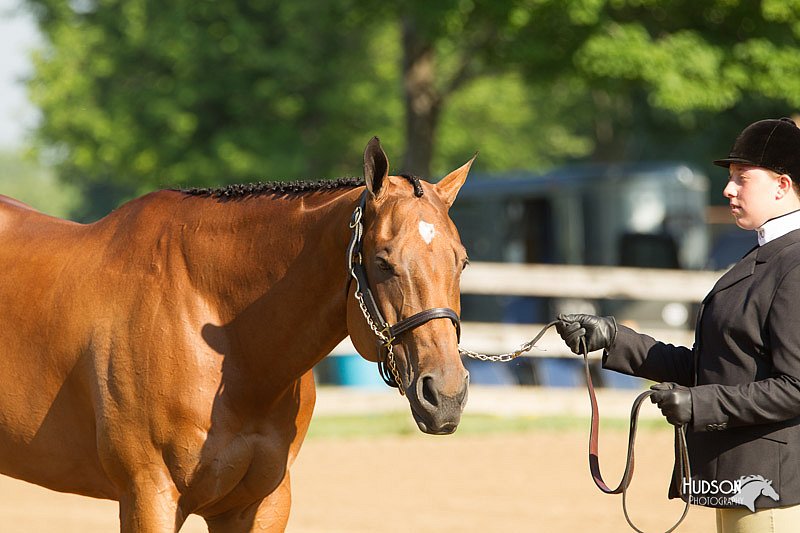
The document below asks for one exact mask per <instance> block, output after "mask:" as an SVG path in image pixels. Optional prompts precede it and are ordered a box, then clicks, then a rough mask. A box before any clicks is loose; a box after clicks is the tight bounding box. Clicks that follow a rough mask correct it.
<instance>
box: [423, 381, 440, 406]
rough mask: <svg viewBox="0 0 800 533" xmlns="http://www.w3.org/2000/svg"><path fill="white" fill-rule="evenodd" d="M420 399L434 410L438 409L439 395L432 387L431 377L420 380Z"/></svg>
mask: <svg viewBox="0 0 800 533" xmlns="http://www.w3.org/2000/svg"><path fill="white" fill-rule="evenodd" d="M422 397H423V398H424V399H425V401H426V402H428V403H429V404H430V405H432V406H433V407H434V408H438V407H439V394H438V393H437V392H436V389H435V388H434V386H433V376H424V377H423V378H422Z"/></svg>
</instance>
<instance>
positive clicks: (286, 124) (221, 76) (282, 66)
mask: <svg viewBox="0 0 800 533" xmlns="http://www.w3.org/2000/svg"><path fill="white" fill-rule="evenodd" d="M27 4H28V5H29V6H30V7H31V8H32V9H33V11H34V13H35V14H36V15H37V17H38V20H39V21H40V25H41V27H42V29H43V31H44V33H45V36H46V38H47V39H48V41H49V46H47V47H46V48H45V49H44V50H43V51H42V52H41V53H40V54H39V55H38V56H37V58H36V73H35V76H34V79H33V80H32V82H31V85H30V88H31V94H32V96H33V100H34V102H35V103H37V104H38V105H39V106H40V107H41V109H42V112H43V117H44V119H43V121H42V125H41V127H40V130H39V148H40V150H41V151H42V152H43V153H45V154H46V155H48V156H50V157H51V158H52V157H54V156H55V158H56V160H57V162H58V167H57V168H58V174H59V176H60V177H61V178H62V179H63V180H65V181H67V182H70V183H74V184H76V185H78V186H79V187H80V188H81V190H82V191H83V192H84V193H85V194H86V195H87V197H88V198H90V199H93V201H94V202H95V204H93V207H92V208H91V209H84V212H83V215H82V216H84V217H87V218H91V217H93V216H98V215H99V214H102V212H104V211H106V210H107V209H108V208H110V207H113V204H115V203H116V202H117V201H119V200H120V199H121V198H123V197H128V196H132V195H136V194H140V193H142V192H145V191H147V190H150V189H152V188H155V187H162V186H183V185H190V184H191V185H208V184H222V183H225V182H235V181H250V180H255V179H279V178H298V177H328V176H331V177H332V176H337V175H347V174H353V173H356V172H358V169H359V167H360V165H359V161H360V155H361V151H362V150H363V147H364V145H365V142H366V141H367V140H368V139H369V138H370V137H371V136H372V135H378V136H380V137H381V139H382V140H383V142H384V145H385V147H386V150H387V152H388V153H389V157H390V159H391V161H392V163H393V168H394V169H396V170H402V169H401V168H399V166H400V165H399V164H398V163H399V162H400V161H402V158H401V154H402V152H403V150H404V149H405V148H406V147H405V146H404V145H405V142H406V141H404V139H406V140H408V139H409V137H408V136H406V134H405V133H406V132H404V131H403V130H404V127H403V124H404V121H403V115H404V110H405V107H404V106H408V105H410V104H409V103H408V102H407V101H405V100H404V82H406V81H407V80H404V79H403V70H402V66H403V64H404V61H408V58H409V57H410V56H412V55H413V54H414V53H415V52H419V49H420V48H425V47H430V48H431V49H433V50H435V56H436V57H435V59H436V60H435V62H434V64H433V65H432V66H431V68H433V69H435V72H434V74H435V87H434V88H433V89H434V90H433V92H432V98H434V99H436V101H437V105H435V106H431V113H432V121H433V126H434V127H433V128H431V130H432V131H434V133H435V139H432V140H431V142H432V143H434V148H435V150H434V156H433V164H432V168H433V171H434V172H433V174H434V175H441V174H442V173H443V172H446V171H447V170H449V169H451V168H453V167H454V166H455V165H459V164H461V163H463V162H464V160H466V159H467V158H468V157H470V156H471V155H472V154H473V153H474V152H475V151H476V150H479V151H480V152H481V157H480V158H479V163H478V165H479V168H481V169H482V170H490V171H494V170H498V171H499V170H508V169H512V168H520V167H525V168H536V169H541V168H543V167H548V166H553V165H556V164H561V163H563V162H566V161H571V160H575V159H595V160H620V159H628V160H630V159H641V158H644V157H662V156H664V157H665V156H672V155H677V156H678V157H680V158H681V159H688V160H689V161H690V162H696V163H699V164H701V165H705V164H707V161H708V160H710V159H711V158H713V157H717V156H719V155H720V154H721V153H725V152H726V151H727V149H728V148H729V146H730V143H731V141H732V140H733V138H734V137H735V135H736V134H737V133H738V132H739V131H740V130H741V128H742V127H743V126H744V125H746V124H747V123H749V122H751V121H753V120H756V119H759V118H764V117H766V116H780V115H787V114H790V113H791V112H792V111H793V110H795V109H796V108H797V107H798V106H800V54H798V53H797V38H798V37H799V36H800V0H791V1H786V0H762V1H760V2H744V1H741V0H713V1H710V2H695V1H693V0H506V1H503V2H497V1H496V0H442V1H439V2H429V1H427V0H409V1H407V2H400V3H386V2H376V1H375V0H330V1H328V2H319V1H313V0H303V1H297V2H280V1H278V0H225V1H212V0H174V1H171V2H166V3H164V2H155V1H154V0H125V1H124V2H123V1H120V0H27ZM411 26H413V27H414V28H415V30H416V33H415V35H416V40H414V41H413V42H412V41H410V40H404V37H403V36H404V33H403V28H408V27H411ZM418 134H420V132H414V131H412V132H409V135H411V136H414V135H418ZM409 144H413V143H410V142H409ZM97 206H100V207H97ZM90 207H91V206H90Z"/></svg>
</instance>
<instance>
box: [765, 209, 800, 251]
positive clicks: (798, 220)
mask: <svg viewBox="0 0 800 533" xmlns="http://www.w3.org/2000/svg"><path fill="white" fill-rule="evenodd" d="M796 229H800V210H797V211H792V212H791V213H786V214H785V215H781V216H779V217H776V218H771V219H769V220H767V221H766V222H764V224H762V225H761V227H760V228H758V229H757V230H756V232H757V233H758V245H759V246H764V245H765V244H767V243H768V242H769V241H773V240H775V239H777V238H778V237H783V236H784V235H786V234H787V233H789V232H790V231H794V230H796Z"/></svg>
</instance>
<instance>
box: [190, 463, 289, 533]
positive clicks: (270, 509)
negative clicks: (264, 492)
mask: <svg viewBox="0 0 800 533" xmlns="http://www.w3.org/2000/svg"><path fill="white" fill-rule="evenodd" d="M291 506H292V493H291V487H290V482H289V472H288V471H287V472H286V475H285V476H284V478H283V481H281V484H280V485H278V487H277V488H276V489H275V490H274V491H273V492H272V493H271V494H269V495H268V496H267V497H266V498H264V499H263V500H261V501H257V502H254V503H252V504H250V505H248V506H247V507H244V508H236V509H232V510H230V511H228V512H226V513H224V514H222V515H219V516H215V517H209V518H206V524H208V533H250V532H253V531H267V532H281V531H284V530H285V529H286V524H287V522H288V521H289V510H290V509H291Z"/></svg>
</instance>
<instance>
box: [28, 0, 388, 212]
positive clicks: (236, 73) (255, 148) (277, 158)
mask: <svg viewBox="0 0 800 533" xmlns="http://www.w3.org/2000/svg"><path fill="white" fill-rule="evenodd" d="M29 4H30V5H31V6H32V7H33V8H34V12H35V14H36V15H37V17H38V20H39V22H40V26H41V28H42V30H43V32H44V34H45V36H46V37H47V39H48V41H49V43H50V46H48V47H47V49H46V50H45V51H44V52H43V53H41V54H40V55H39V56H38V57H37V58H36V59H35V66H36V67H35V68H36V74H35V77H34V79H33V80H32V82H31V84H30V88H31V94H32V98H33V100H34V102H35V103H36V104H38V105H39V106H40V108H41V109H42V111H43V116H44V119H43V121H42V125H41V128H40V130H39V134H40V140H41V143H42V145H43V146H46V147H48V153H49V154H50V155H51V157H55V158H56V159H57V161H58V168H59V173H60V175H61V176H62V177H63V178H64V179H66V180H67V181H70V182H74V183H77V184H78V185H80V186H81V188H82V189H84V190H85V191H86V192H87V194H88V196H89V198H90V199H93V200H95V202H94V203H92V204H90V206H89V209H87V210H86V211H85V212H84V213H82V215H83V217H84V218H93V217H96V216H98V215H101V214H103V213H104V212H105V211H106V210H107V209H108V208H109V207H112V206H113V205H114V204H115V203H116V202H117V201H119V200H120V199H121V198H124V197H127V196H131V195H135V194H140V193H142V192H144V191H147V190H151V189H153V188H154V187H159V186H183V185H188V184H192V185H203V184H218V183H220V182H226V181H248V180H256V179H278V178H287V177H292V178H296V177H305V176H319V175H329V173H331V172H334V173H335V172H348V171H350V172H352V169H353V166H352V160H353V159H354V158H353V155H355V154H358V153H359V152H360V151H361V150H363V146H364V144H365V143H366V140H368V139H369V137H370V136H371V135H373V134H375V133H376V132H375V128H376V125H383V124H387V123H389V124H391V123H393V122H397V118H395V117H397V116H399V114H400V112H401V108H400V104H399V93H398V90H397V89H396V88H397V83H396V81H395V80H396V76H397V74H396V72H395V71H394V70H392V69H387V68H386V67H385V64H384V62H383V61H382V54H383V49H382V48H381V45H386V46H388V47H389V48H390V49H391V48H392V47H393V46H394V47H395V48H396V45H395V43H386V42H382V40H383V41H385V38H384V37H382V35H381V34H380V33H378V32H376V31H375V30H374V29H373V26H371V25H370V20H369V17H368V15H369V13H368V12H365V11H364V10H363V9H360V8H359V6H358V5H356V4H357V2H356V1H355V0H337V1H335V2H324V3H323V2H278V1H274V0H235V1H226V2H216V1H211V0H200V1H198V0H175V1H171V2H166V3H165V2H156V1H154V0H124V1H122V0H98V1H96V2H93V1H91V0H86V1H77V2H73V1H67V0H29ZM368 43H371V44H372V46H368V45H367V44H368ZM395 131H396V128H392V129H385V130H382V131H381V132H380V133H381V135H382V136H383V137H384V138H388V139H386V140H388V141H389V142H391V143H393V144H397V145H399V143H400V139H401V135H400V133H399V132H397V133H395ZM356 161H357V159H356ZM103 199H105V200H104V201H99V202H98V200H103ZM95 205H96V206H97V207H96V208H95V209H94V210H92V206H95Z"/></svg>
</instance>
